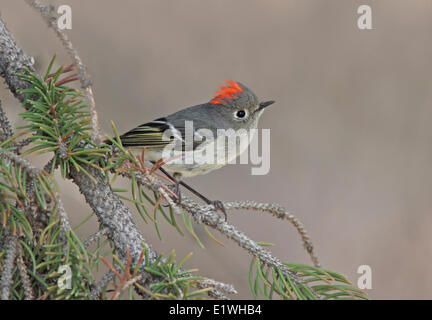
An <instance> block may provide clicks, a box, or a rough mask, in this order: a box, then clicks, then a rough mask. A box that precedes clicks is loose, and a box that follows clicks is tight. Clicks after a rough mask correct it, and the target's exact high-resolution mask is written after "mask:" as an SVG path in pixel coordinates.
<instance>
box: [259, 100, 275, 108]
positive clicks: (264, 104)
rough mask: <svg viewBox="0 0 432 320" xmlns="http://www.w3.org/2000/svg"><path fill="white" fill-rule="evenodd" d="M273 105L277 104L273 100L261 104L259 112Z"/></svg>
mask: <svg viewBox="0 0 432 320" xmlns="http://www.w3.org/2000/svg"><path fill="white" fill-rule="evenodd" d="M273 103H275V102H274V101H273V100H270V101H265V102H260V104H259V108H258V110H262V109H264V108H267V107H268V106H270V105H272V104H273Z"/></svg>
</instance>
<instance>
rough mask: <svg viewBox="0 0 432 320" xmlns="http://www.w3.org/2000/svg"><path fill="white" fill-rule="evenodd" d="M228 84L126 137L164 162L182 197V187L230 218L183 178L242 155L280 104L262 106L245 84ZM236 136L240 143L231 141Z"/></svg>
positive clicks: (126, 143) (148, 156)
mask: <svg viewBox="0 0 432 320" xmlns="http://www.w3.org/2000/svg"><path fill="white" fill-rule="evenodd" d="M226 83H227V84H226V85H222V86H221V87H220V91H218V92H216V95H215V97H214V98H213V99H211V100H210V102H208V103H204V104H199V105H196V106H192V107H188V108H185V109H183V110H180V111H178V112H176V113H173V114H171V115H169V116H166V117H163V118H159V119H156V120H154V121H151V122H147V123H145V124H142V125H140V126H138V127H136V128H134V129H132V130H130V131H128V132H126V133H125V134H123V135H121V136H120V139H121V142H122V144H123V146H125V147H132V148H134V149H135V148H139V149H142V147H146V150H145V159H146V160H148V161H151V162H153V163H155V162H157V161H158V160H160V159H162V158H163V159H164V163H165V164H164V165H163V166H162V167H161V168H160V170H161V171H162V172H164V173H165V174H166V175H167V176H168V177H169V178H171V179H172V180H173V181H175V182H176V188H175V190H176V193H177V194H178V196H179V199H180V191H179V184H181V185H183V186H184V187H186V188H187V189H188V190H190V191H191V192H193V193H194V194H195V195H197V196H199V197H200V198H201V199H203V200H204V201H205V202H206V203H207V204H213V205H214V206H215V207H216V208H217V209H220V210H222V212H223V213H224V215H225V218H226V212H225V209H224V207H223V204H222V202H220V201H218V200H216V201H210V200H209V199H207V198H206V197H204V196H203V195H202V194H200V193H199V192H197V191H196V190H194V189H193V188H191V187H190V186H189V185H187V184H186V183H184V182H183V181H182V179H183V178H185V177H193V176H196V175H200V174H206V173H208V172H210V171H213V170H215V169H218V168H220V167H222V166H224V165H226V164H227V163H229V162H230V161H232V160H233V159H235V158H236V157H237V156H238V155H240V154H241V153H242V152H243V151H244V150H245V149H247V148H248V147H249V144H250V141H251V140H252V138H253V134H250V132H251V130H250V129H256V128H257V126H258V120H259V118H260V117H261V115H262V114H263V112H264V109H265V108H266V107H268V106H270V105H271V104H273V103H274V101H266V102H259V101H258V98H257V97H256V95H255V94H254V93H253V92H252V91H251V90H249V89H248V88H247V87H246V86H244V85H243V84H241V83H239V82H235V81H226ZM252 131H253V132H255V131H254V130H252ZM221 132H222V133H223V134H221ZM233 136H235V143H234V144H232V143H231V144H230V143H228V144H227V143H225V141H226V139H228V140H229V139H230V137H233ZM170 173H171V174H172V176H171V174H170Z"/></svg>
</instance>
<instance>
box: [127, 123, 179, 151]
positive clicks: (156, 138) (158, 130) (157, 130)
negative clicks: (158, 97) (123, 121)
mask: <svg viewBox="0 0 432 320" xmlns="http://www.w3.org/2000/svg"><path fill="white" fill-rule="evenodd" d="M166 130H171V134H169V135H164V132H166ZM176 138H177V139H182V136H181V131H180V130H179V129H177V128H174V127H172V126H171V125H170V124H169V123H168V122H167V121H166V119H165V118H159V119H156V120H154V121H151V122H147V123H145V124H142V125H140V126H138V127H136V128H134V129H132V130H130V131H128V132H126V133H125V134H123V135H121V136H120V140H121V142H122V144H123V146H125V147H143V146H145V147H154V148H163V147H165V146H166V145H167V144H169V143H171V142H172V141H173V140H174V139H176Z"/></svg>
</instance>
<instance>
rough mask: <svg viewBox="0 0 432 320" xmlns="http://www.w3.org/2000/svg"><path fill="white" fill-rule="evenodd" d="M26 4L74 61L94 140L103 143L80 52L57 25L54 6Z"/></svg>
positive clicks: (34, 2) (35, 3)
mask: <svg viewBox="0 0 432 320" xmlns="http://www.w3.org/2000/svg"><path fill="white" fill-rule="evenodd" d="M25 2H26V3H27V4H28V5H29V6H31V7H32V8H34V9H36V10H37V11H39V13H40V14H41V16H42V18H43V19H44V20H45V21H46V23H47V24H48V26H49V27H50V28H51V29H53V30H54V32H55V34H56V36H57V37H58V38H59V40H60V41H61V43H62V44H63V47H64V48H65V49H66V51H67V53H68V54H69V56H70V58H71V59H72V61H74V64H75V65H76V66H77V68H78V79H79V81H80V82H81V88H82V89H83V90H84V91H85V94H86V98H87V101H88V103H89V109H90V115H91V123H92V140H93V141H94V142H96V143H97V144H99V143H101V142H102V135H101V131H100V127H99V120H98V113H97V111H96V103H95V99H94V94H93V86H92V83H91V81H90V77H89V75H88V73H87V67H86V66H85V65H84V63H83V62H82V60H81V58H80V56H79V55H78V51H77V50H76V49H75V48H74V46H73V45H72V42H71V41H70V40H69V38H68V36H67V35H66V33H65V32H64V31H63V30H61V29H60V28H59V27H58V25H57V17H56V16H55V13H54V6H52V5H44V4H42V3H40V2H39V1H36V0H25Z"/></svg>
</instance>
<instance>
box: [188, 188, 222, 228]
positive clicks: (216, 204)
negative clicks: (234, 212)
mask: <svg viewBox="0 0 432 320" xmlns="http://www.w3.org/2000/svg"><path fill="white" fill-rule="evenodd" d="M179 183H180V184H181V185H182V186H183V187H185V188H186V189H188V190H189V191H190V192H192V193H193V194H194V195H196V196H198V197H199V198H201V199H202V200H203V201H204V202H205V203H207V204H211V205H213V206H214V207H215V209H216V210H220V211H222V213H223V215H224V218H225V221H227V214H226V211H225V207H224V205H223V203H222V201H220V200H209V199H208V198H207V197H205V196H203V195H202V194H201V193H199V192H198V191H196V190H195V189H194V188H192V187H191V186H190V185H188V184H186V183H184V182H183V181H179Z"/></svg>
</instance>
